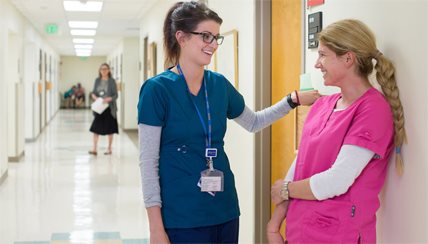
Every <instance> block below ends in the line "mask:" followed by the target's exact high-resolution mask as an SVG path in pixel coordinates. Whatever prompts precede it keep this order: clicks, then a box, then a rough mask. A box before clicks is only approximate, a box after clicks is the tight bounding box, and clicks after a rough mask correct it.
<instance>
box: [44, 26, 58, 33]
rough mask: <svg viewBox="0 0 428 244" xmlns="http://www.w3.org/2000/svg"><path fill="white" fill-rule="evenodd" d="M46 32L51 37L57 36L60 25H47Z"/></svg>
mask: <svg viewBox="0 0 428 244" xmlns="http://www.w3.org/2000/svg"><path fill="white" fill-rule="evenodd" d="M45 31H46V33H47V34H49V35H55V34H57V33H58V25H57V24H46V25H45Z"/></svg>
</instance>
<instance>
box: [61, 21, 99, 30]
mask: <svg viewBox="0 0 428 244" xmlns="http://www.w3.org/2000/svg"><path fill="white" fill-rule="evenodd" d="M68 26H70V28H90V29H96V28H97V27H98V22H97V21H68Z"/></svg>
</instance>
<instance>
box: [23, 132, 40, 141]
mask: <svg viewBox="0 0 428 244" xmlns="http://www.w3.org/2000/svg"><path fill="white" fill-rule="evenodd" d="M39 136H40V133H39V134H38V135H37V136H36V137H33V138H25V142H35V141H37V139H38V138H39Z"/></svg>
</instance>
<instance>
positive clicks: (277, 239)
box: [267, 231, 284, 244]
mask: <svg viewBox="0 0 428 244" xmlns="http://www.w3.org/2000/svg"><path fill="white" fill-rule="evenodd" d="M267 239H268V242H269V244H284V238H282V236H281V234H280V233H279V231H277V232H269V231H268V233H267Z"/></svg>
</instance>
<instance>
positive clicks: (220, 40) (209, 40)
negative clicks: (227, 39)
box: [189, 31, 224, 45]
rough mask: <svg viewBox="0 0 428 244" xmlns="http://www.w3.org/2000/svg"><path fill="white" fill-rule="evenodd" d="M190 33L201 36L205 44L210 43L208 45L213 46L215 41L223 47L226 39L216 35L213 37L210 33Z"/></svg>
mask: <svg viewBox="0 0 428 244" xmlns="http://www.w3.org/2000/svg"><path fill="white" fill-rule="evenodd" d="M189 33H191V34H194V35H200V36H202V41H204V42H205V43H208V44H211V43H212V42H213V41H214V40H216V42H217V44H218V45H221V44H222V43H223V39H224V36H220V35H216V36H215V35H213V34H211V33H209V32H194V31H191V32H189Z"/></svg>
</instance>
